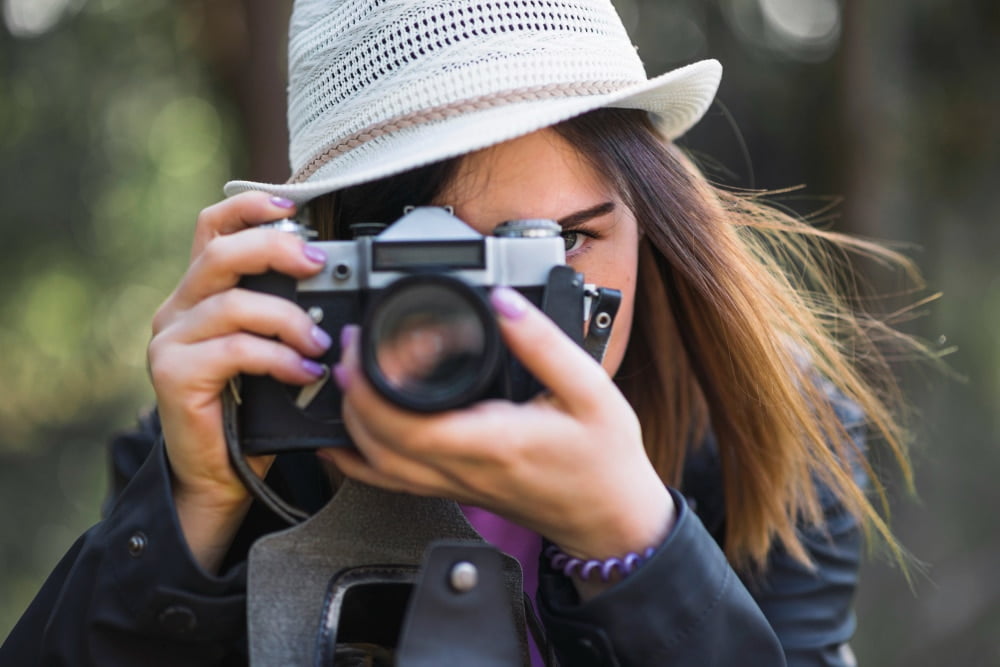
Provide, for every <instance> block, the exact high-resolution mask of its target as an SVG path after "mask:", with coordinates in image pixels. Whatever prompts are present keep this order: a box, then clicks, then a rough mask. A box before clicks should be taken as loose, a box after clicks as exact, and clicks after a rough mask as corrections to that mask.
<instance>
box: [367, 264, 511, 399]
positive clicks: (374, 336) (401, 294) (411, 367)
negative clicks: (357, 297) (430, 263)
mask: <svg viewBox="0 0 1000 667" xmlns="http://www.w3.org/2000/svg"><path fill="white" fill-rule="evenodd" d="M502 356H503V355H502V353H501V341H500V331H499V329H498V328H497V324H496V320H495V319H494V316H493V312H492V310H491V309H490V307H489V304H488V303H487V302H486V298H485V295H484V292H483V290H482V288H480V289H476V288H474V287H472V286H471V285H469V284H467V283H465V282H464V281H462V280H460V279H458V278H455V277H452V276H448V275H445V274H433V273H428V274H417V275H411V276H405V277H403V278H400V279H399V280H397V281H395V282H393V283H392V284H391V285H390V286H389V287H387V288H386V289H385V290H383V291H382V292H381V293H380V294H379V295H378V297H377V299H376V300H375V301H374V302H373V303H372V304H371V307H370V308H369V309H368V312H367V314H366V317H365V322H364V324H363V326H362V329H361V364H362V369H363V371H364V373H365V375H366V376H367V377H368V379H369V380H370V381H371V383H372V385H373V386H374V387H375V388H376V389H377V390H378V391H379V393H381V394H382V395H383V396H384V397H385V398H387V399H388V400H389V401H391V402H392V403H395V404H397V405H399V406H401V407H403V408H407V409H410V410H414V411H417V412H439V411H442V410H450V409H454V408H458V407H462V406H465V405H468V404H470V403H473V402H475V401H476V400H478V399H479V398H482V397H483V396H484V395H485V394H486V392H487V391H488V390H489V389H490V387H491V386H493V384H494V382H495V380H496V378H497V374H498V373H499V371H500V365H501V364H500V362H501V358H502Z"/></svg>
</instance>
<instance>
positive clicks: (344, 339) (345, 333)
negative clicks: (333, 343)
mask: <svg viewBox="0 0 1000 667" xmlns="http://www.w3.org/2000/svg"><path fill="white" fill-rule="evenodd" d="M357 337H358V326H357V325H356V324H345V325H344V328H343V329H341V330H340V349H341V350H346V349H347V348H349V347H350V346H351V343H353V342H354V341H355V340H356V339H357Z"/></svg>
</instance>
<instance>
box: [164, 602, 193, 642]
mask: <svg viewBox="0 0 1000 667" xmlns="http://www.w3.org/2000/svg"><path fill="white" fill-rule="evenodd" d="M159 621H160V625H161V626H163V629H164V630H166V631H168V632H171V633H173V634H177V635H183V634H186V633H188V632H191V631H192V630H194V629H195V627H196V626H197V625H198V617H197V616H195V614H194V612H193V611H191V609H190V607H185V606H183V605H172V606H170V607H167V608H166V609H164V610H163V611H162V612H160V617H159Z"/></svg>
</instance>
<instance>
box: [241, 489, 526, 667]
mask: <svg viewBox="0 0 1000 667" xmlns="http://www.w3.org/2000/svg"><path fill="white" fill-rule="evenodd" d="M470 584H471V585H470ZM526 614H527V615H528V616H527V619H526ZM526 620H528V621H530V622H532V624H533V625H532V628H533V631H534V629H535V628H537V620H536V619H534V612H533V610H532V609H531V606H530V603H527V604H526V603H525V596H524V594H523V592H522V576H521V567H520V564H519V563H518V562H517V560H516V559H514V558H512V557H510V556H507V555H505V554H501V553H500V552H499V551H497V550H496V549H495V548H493V547H492V546H491V545H489V544H488V543H486V542H485V541H484V540H483V539H482V537H481V536H480V535H479V534H478V533H477V532H476V531H475V529H474V528H473V527H472V526H471V525H470V524H469V522H468V521H467V520H466V518H465V516H464V514H463V513H462V511H461V509H460V508H459V507H458V504H457V503H455V502H453V501H448V500H442V499H436V498H422V497H417V496H411V495H407V494H401V493H392V492H389V491H384V490H381V489H376V488H374V487H371V486H367V485H365V484H362V483H360V482H354V481H351V480H347V481H345V483H344V484H343V485H341V487H340V489H339V490H338V492H337V493H336V495H335V496H334V497H333V499H332V500H331V501H330V502H329V503H328V504H327V505H326V506H325V507H324V508H323V509H321V510H320V511H319V512H317V513H316V514H315V515H313V516H312V517H311V518H309V519H308V520H306V521H305V522H303V523H301V524H299V525H297V526H294V527H292V528H289V529H287V530H284V531H280V532H278V533H272V534H270V535H266V536H264V537H262V538H260V539H259V540H258V541H257V542H256V543H255V544H254V545H253V547H252V548H251V551H250V555H249V570H248V595H247V626H248V636H249V649H250V664H251V665H252V666H253V667H279V666H280V667H288V666H299V665H302V666H313V665H316V666H319V665H323V666H325V667H330V666H335V667H348V666H350V667H355V666H357V667H376V666H380V665H397V666H398V667H430V666H431V665H473V664H474V665H482V666H484V667H493V666H496V667H501V666H504V667H506V666H508V665H528V664H530V662H529V657H528V640H527V633H526V630H525V628H526ZM536 638H537V637H536Z"/></svg>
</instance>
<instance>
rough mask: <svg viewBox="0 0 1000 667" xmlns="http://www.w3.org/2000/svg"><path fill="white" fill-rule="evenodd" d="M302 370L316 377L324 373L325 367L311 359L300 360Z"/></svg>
mask: <svg viewBox="0 0 1000 667" xmlns="http://www.w3.org/2000/svg"><path fill="white" fill-rule="evenodd" d="M302 370H304V371H305V372H306V373H309V375H312V376H313V377H317V378H320V377H323V376H324V375H326V368H324V367H323V364H318V363H316V362H315V361H313V360H312V359H303V360H302Z"/></svg>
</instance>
